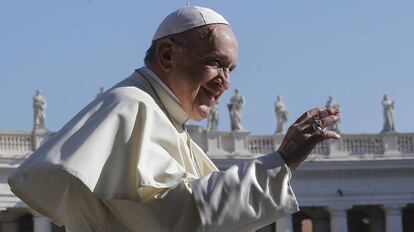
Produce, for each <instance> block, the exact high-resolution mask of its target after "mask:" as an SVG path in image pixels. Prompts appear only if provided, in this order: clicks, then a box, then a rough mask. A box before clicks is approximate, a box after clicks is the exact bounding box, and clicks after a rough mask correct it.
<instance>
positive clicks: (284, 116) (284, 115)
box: [275, 96, 289, 134]
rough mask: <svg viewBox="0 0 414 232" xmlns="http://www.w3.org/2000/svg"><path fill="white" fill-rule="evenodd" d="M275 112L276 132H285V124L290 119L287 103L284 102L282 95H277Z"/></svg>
mask: <svg viewBox="0 0 414 232" xmlns="http://www.w3.org/2000/svg"><path fill="white" fill-rule="evenodd" d="M275 114H276V121H277V125H276V132H275V133H276V134H281V133H283V125H284V124H285V123H286V121H287V120H288V115H289V112H288V111H287V108H286V104H285V102H283V100H282V97H281V96H277V98H276V101H275Z"/></svg>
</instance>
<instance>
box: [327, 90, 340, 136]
mask: <svg viewBox="0 0 414 232" xmlns="http://www.w3.org/2000/svg"><path fill="white" fill-rule="evenodd" d="M325 107H326V108H330V107H338V108H339V107H340V106H339V104H338V103H336V101H335V100H334V98H333V97H332V96H329V98H328V101H327V102H326V104H325ZM339 123H340V121H338V122H335V123H333V124H332V125H331V126H328V128H327V129H328V130H331V131H335V132H338V133H339V132H340V129H339Z"/></svg>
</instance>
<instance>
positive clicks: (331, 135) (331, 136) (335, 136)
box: [324, 130, 341, 139]
mask: <svg viewBox="0 0 414 232" xmlns="http://www.w3.org/2000/svg"><path fill="white" fill-rule="evenodd" d="M340 138H341V135H340V134H338V133H336V132H335V131H331V130H325V134H324V139H340Z"/></svg>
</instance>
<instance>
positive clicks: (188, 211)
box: [9, 67, 298, 232]
mask: <svg viewBox="0 0 414 232" xmlns="http://www.w3.org/2000/svg"><path fill="white" fill-rule="evenodd" d="M187 119H188V116H187V115H186V113H185V112H184V111H183V110H182V108H181V106H180V104H179V103H178V101H177V99H176V98H175V96H174V95H173V94H172V92H171V91H170V90H169V89H168V88H167V87H166V86H165V85H164V84H163V83H162V82H161V81H160V80H159V78H158V77H157V76H156V75H155V74H154V73H153V72H152V71H151V70H149V69H148V68H145V67H144V68H140V69H137V70H136V71H135V72H134V73H133V74H132V75H131V76H130V77H128V78H126V79H125V80H123V81H121V82H120V83H118V84H117V85H116V86H114V87H113V88H111V89H110V90H108V91H107V92H106V93H104V94H103V95H101V96H100V97H98V98H97V99H95V100H94V101H93V102H92V103H90V104H89V105H88V106H87V107H86V108H84V109H83V110H82V111H81V112H80V113H79V114H77V115H76V116H75V117H74V118H73V119H72V120H71V121H70V122H68V123H67V124H66V125H65V126H64V127H63V128H62V129H61V130H60V131H59V132H57V133H56V134H54V135H53V136H52V137H51V138H50V139H49V140H47V141H46V142H45V143H44V144H43V145H42V146H41V147H40V148H39V149H38V150H36V151H35V152H34V153H33V154H32V155H31V156H30V157H29V158H28V159H27V160H26V161H25V162H24V163H23V164H22V165H21V166H20V167H19V168H18V169H17V170H16V171H15V172H14V173H12V174H11V175H10V176H9V185H10V186H11V189H12V191H13V192H14V193H15V194H16V195H17V196H18V197H20V198H21V199H22V200H23V201H24V202H26V203H27V205H29V206H30V207H31V208H33V209H35V210H36V211H38V212H39V213H41V214H43V215H45V216H47V217H49V218H50V219H51V220H52V221H53V222H54V223H56V224H58V225H65V226H66V228H67V230H68V231H70V232H90V231H99V232H101V231H106V232H123V231H137V232H140V231H143V232H167V231H177V232H178V231H179V232H194V231H214V232H220V231H237V232H243V231H249V232H251V231H254V230H255V229H258V228H261V227H263V226H265V225H267V224H269V223H272V222H274V221H275V220H276V218H278V217H281V216H283V215H285V214H288V213H293V212H296V211H297V210H298V203H297V201H296V198H295V196H294V193H293V191H292V189H291V186H290V178H291V172H290V170H289V168H288V167H287V165H286V164H285V163H284V161H283V159H282V158H281V156H280V155H279V154H278V153H277V152H275V153H272V154H269V155H266V156H263V157H261V158H259V159H256V160H254V161H250V162H246V163H244V164H242V165H237V166H236V165H234V166H232V167H230V168H229V169H228V170H226V171H218V169H217V168H216V166H215V165H214V164H213V163H212V162H211V160H210V159H209V158H208V157H207V156H206V155H205V153H204V152H203V151H202V149H201V148H200V147H199V146H198V145H197V144H196V143H194V142H193V141H192V140H191V139H190V137H189V136H188V134H187V132H186V130H185V122H186V120H187Z"/></svg>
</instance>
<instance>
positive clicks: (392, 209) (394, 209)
mask: <svg viewBox="0 0 414 232" xmlns="http://www.w3.org/2000/svg"><path fill="white" fill-rule="evenodd" d="M406 206H407V204H402V203H398V204H384V205H382V208H383V209H384V210H385V212H386V213H398V214H401V210H402V209H403V208H404V207H406Z"/></svg>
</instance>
